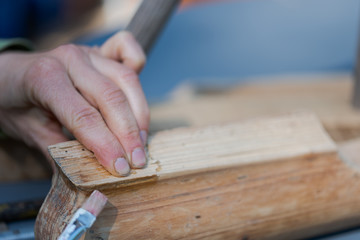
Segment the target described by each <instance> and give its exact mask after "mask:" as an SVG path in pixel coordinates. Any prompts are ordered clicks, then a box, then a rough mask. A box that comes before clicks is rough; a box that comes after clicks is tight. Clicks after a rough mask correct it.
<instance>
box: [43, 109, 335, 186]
mask: <svg viewBox="0 0 360 240" xmlns="http://www.w3.org/2000/svg"><path fill="white" fill-rule="evenodd" d="M335 149H336V147H335V144H334V143H333V142H332V141H331V140H330V139H329V138H328V136H327V134H326V132H325V131H324V129H323V128H322V126H321V124H320V123H319V121H318V119H317V118H316V117H315V116H314V115H313V114H310V113H304V112H300V113H294V114H290V115H285V116H283V117H277V118H267V119H266V118H265V119H264V118H260V119H253V120H250V121H243V122H240V123H233V124H227V125H218V126H209V127H203V128H180V129H174V130H170V131H163V132H159V133H156V134H155V135H154V136H152V137H151V138H150V140H149V145H148V159H149V162H148V166H147V168H145V169H136V170H132V172H131V174H130V176H128V177H120V178H119V177H115V176H112V175H111V174H110V173H108V172H107V171H106V170H105V169H104V168H103V167H102V166H101V165H100V164H99V163H98V161H97V160H96V158H95V156H94V155H93V153H92V152H90V151H88V150H87V149H86V148H85V147H84V146H82V145H81V144H80V143H79V142H78V141H70V142H65V143H60V144H56V145H53V146H50V147H49V152H50V154H51V156H52V157H53V158H54V159H55V161H56V163H57V164H58V166H59V167H60V169H61V170H62V172H63V173H64V174H65V175H66V176H67V177H68V178H69V180H70V181H71V182H72V183H73V184H74V185H75V186H76V187H78V188H81V189H84V190H89V191H90V190H94V189H99V188H100V189H104V188H112V187H114V186H113V185H117V186H120V185H131V184H138V183H142V182H147V181H153V180H155V179H156V178H160V179H166V178H173V177H176V176H184V175H187V174H191V173H198V172H203V171H208V170H216V169H220V168H228V167H232V166H240V165H247V164H254V163H257V162H261V163H264V162H266V161H272V160H274V159H285V158H289V157H295V156H299V155H305V154H316V153H321V152H329V151H335Z"/></svg>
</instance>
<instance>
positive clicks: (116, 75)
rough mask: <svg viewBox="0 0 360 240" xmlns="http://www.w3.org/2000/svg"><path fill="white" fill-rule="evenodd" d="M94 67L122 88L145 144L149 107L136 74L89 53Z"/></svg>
mask: <svg viewBox="0 0 360 240" xmlns="http://www.w3.org/2000/svg"><path fill="white" fill-rule="evenodd" d="M90 58H91V61H92V62H93V65H94V66H95V67H96V69H97V70H98V71H99V72H100V73H101V74H103V75H104V76H107V77H108V78H109V79H111V80H112V81H113V82H114V83H115V84H116V85H117V86H118V87H119V88H120V89H122V90H123V92H124V94H125V95H126V98H127V99H128V102H129V104H130V107H131V110H132V112H133V114H134V116H135V118H136V122H137V124H138V126H139V129H140V137H141V140H142V142H143V144H144V145H145V143H146V140H147V133H148V128H149V122H150V111H149V107H148V104H147V101H146V98H145V95H144V92H143V90H142V87H141V84H140V82H139V78H138V76H137V74H136V73H135V72H134V71H133V70H132V69H130V68H128V67H126V66H124V65H122V64H119V63H117V62H114V61H112V60H110V59H107V58H104V57H102V56H99V55H95V54H91V55H90Z"/></svg>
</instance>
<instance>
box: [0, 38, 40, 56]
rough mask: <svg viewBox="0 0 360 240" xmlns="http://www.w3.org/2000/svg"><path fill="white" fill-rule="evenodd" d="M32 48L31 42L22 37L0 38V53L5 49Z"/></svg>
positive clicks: (28, 49)
mask: <svg viewBox="0 0 360 240" xmlns="http://www.w3.org/2000/svg"><path fill="white" fill-rule="evenodd" d="M33 49H34V47H33V44H32V43H31V42H30V41H29V40H26V39H23V38H10V39H3V38H0V53H1V52H4V51H6V50H21V51H31V50H33Z"/></svg>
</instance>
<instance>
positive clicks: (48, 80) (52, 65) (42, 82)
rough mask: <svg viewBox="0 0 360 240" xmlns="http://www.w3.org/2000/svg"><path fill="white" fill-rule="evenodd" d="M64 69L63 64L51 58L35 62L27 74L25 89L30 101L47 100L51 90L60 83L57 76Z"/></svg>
mask: <svg viewBox="0 0 360 240" xmlns="http://www.w3.org/2000/svg"><path fill="white" fill-rule="evenodd" d="M62 69H63V65H62V64H61V62H60V61H59V60H58V59H56V58H54V57H51V56H41V57H39V58H37V59H36V60H34V61H33V62H32V64H31V65H30V66H29V68H28V69H27V71H26V72H25V79H27V81H25V83H24V84H25V87H24V89H27V90H28V95H29V97H30V99H32V100H34V99H36V98H37V97H36V96H41V97H42V98H46V97H47V95H48V94H49V93H50V92H51V91H50V88H52V87H55V86H56V85H57V84H58V83H56V82H54V81H55V79H56V78H55V75H56V74H58V73H59V71H61V70H62Z"/></svg>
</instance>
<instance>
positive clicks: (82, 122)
mask: <svg viewBox="0 0 360 240" xmlns="http://www.w3.org/2000/svg"><path fill="white" fill-rule="evenodd" d="M72 116H73V118H72V123H71V128H72V130H73V131H74V132H78V131H79V130H82V129H84V128H85V127H86V128H95V127H96V126H98V125H99V123H101V121H102V118H101V116H100V114H99V113H98V112H97V111H96V110H95V109H93V108H91V107H84V108H82V109H77V110H75V111H74V112H73V114H72Z"/></svg>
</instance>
